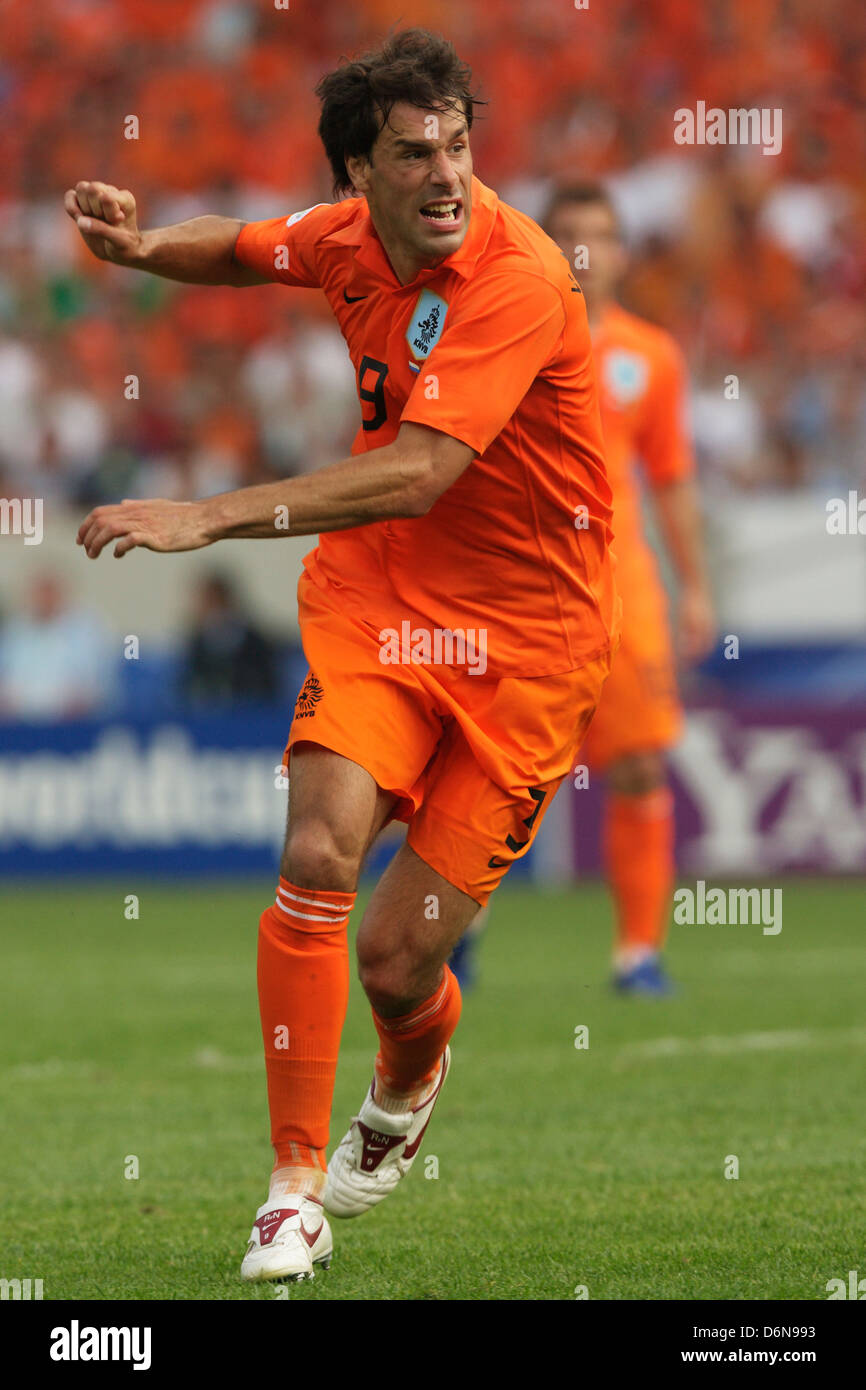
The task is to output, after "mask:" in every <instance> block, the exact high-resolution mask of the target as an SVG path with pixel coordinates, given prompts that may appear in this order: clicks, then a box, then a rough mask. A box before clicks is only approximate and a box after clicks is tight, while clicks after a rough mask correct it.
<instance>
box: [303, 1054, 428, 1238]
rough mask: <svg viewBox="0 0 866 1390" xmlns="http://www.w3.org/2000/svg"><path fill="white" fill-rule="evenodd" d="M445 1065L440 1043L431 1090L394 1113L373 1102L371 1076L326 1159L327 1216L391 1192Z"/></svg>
mask: <svg viewBox="0 0 866 1390" xmlns="http://www.w3.org/2000/svg"><path fill="white" fill-rule="evenodd" d="M450 1064H451V1049H450V1048H449V1047H446V1049H445V1051H444V1053H443V1054H442V1061H441V1063H440V1071H439V1077H438V1079H437V1081H436V1085H435V1086H434V1088H433V1090H432V1092H431V1094H430V1095H429V1096H428V1097H427V1099H426V1100H425V1101H422V1103H421V1104H420V1105H419V1106H416V1108H415V1109H414V1110H407V1111H406V1112H405V1113H404V1114H400V1115H389V1114H388V1112H387V1111H386V1110H383V1109H382V1108H381V1106H379V1105H377V1104H376V1102H375V1100H374V1099H373V1092H374V1087H375V1084H376V1083H375V1079H374V1081H373V1084H372V1085H371V1086H370V1090H369V1093H368V1094H367V1096H366V1098H365V1100H364V1104H363V1105H362V1106H361V1113H360V1115H355V1117H354V1119H353V1120H352V1124H351V1127H350V1129H349V1132H348V1134H346V1135H344V1136H343V1139H342V1140H341V1141H340V1143H339V1145H338V1146H337V1148H336V1149H335V1150H334V1152H333V1154H332V1155H331V1160H330V1162H329V1164H328V1182H327V1186H326V1187H325V1210H326V1211H327V1212H330V1214H331V1216H344V1217H345V1216H361V1215H362V1213H363V1212H365V1211H369V1210H370V1208H371V1207H374V1206H376V1204H377V1202H381V1201H382V1199H383V1197H387V1196H388V1194H389V1193H391V1192H393V1191H394V1188H395V1187H396V1186H397V1184H398V1182H399V1181H400V1179H401V1178H404V1177H405V1176H406V1174H407V1173H408V1172H409V1169H410V1168H411V1167H412V1164H413V1163H414V1162H415V1157H416V1155H417V1153H418V1150H419V1148H420V1147H421V1140H422V1139H423V1137H424V1131H425V1129H426V1128H427V1126H428V1124H429V1123H430V1116H431V1115H432V1113H433V1107H434V1105H435V1104H436V1101H437V1100H438V1099H439V1093H440V1091H441V1090H442V1086H443V1083H444V1081H445V1078H446V1076H447V1075H448V1068H449V1066H450Z"/></svg>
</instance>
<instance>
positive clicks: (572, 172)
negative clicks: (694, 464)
mask: <svg viewBox="0 0 866 1390" xmlns="http://www.w3.org/2000/svg"><path fill="white" fill-rule="evenodd" d="M398 19H402V21H403V22H404V23H406V22H411V23H416V24H422V25H426V26H427V27H430V28H432V29H435V30H437V31H439V32H444V33H446V34H448V35H449V36H450V37H451V38H452V39H453V41H454V42H455V44H456V46H457V48H458V51H459V52H460V53H461V55H462V56H464V57H465V58H466V59H467V60H468V61H469V62H470V63H471V65H472V67H473V70H474V77H475V83H476V88H477V89H478V90H479V92H480V95H481V96H482V97H483V98H484V99H485V100H486V102H487V103H488V104H487V105H486V106H484V107H482V108H481V111H480V114H479V118H478V122H477V125H476V127H475V130H474V132H473V149H474V155H475V163H476V171H477V172H478V174H479V175H480V177H481V178H482V179H483V180H484V181H485V182H486V183H488V184H490V185H492V186H493V187H494V188H496V189H497V191H498V192H499V193H500V195H501V196H502V197H503V198H505V199H506V201H509V202H512V203H514V204H515V205H517V206H519V207H522V208H523V209H524V210H525V211H527V212H528V213H530V214H531V215H535V216H540V215H541V213H542V211H543V207H544V203H545V199H546V197H547V194H548V192H549V190H550V188H551V186H552V185H553V183H554V182H555V181H557V180H563V179H575V178H583V177H586V176H604V177H605V178H608V179H609V180H610V183H611V187H612V189H613V192H614V195H615V198H616V200H617V203H618V205H619V207H620V209H621V212H622V217H623V222H624V226H625V229H626V232H627V235H628V239H629V243H630V245H631V248H632V251H633V259H632V266H631V271H630V273H629V276H628V280H627V282H626V284H625V285H624V287H623V297H624V300H625V302H626V303H627V304H628V305H629V306H630V307H632V308H633V309H635V310H636V311H637V312H639V313H642V314H644V315H646V316H647V317H649V318H650V319H653V320H655V321H657V322H659V323H661V324H663V325H665V326H666V327H668V328H670V329H671V330H672V331H673V332H674V334H675V335H676V336H677V338H678V340H679V341H680V343H681V344H682V346H683V348H684V349H685V351H686V353H687V356H688V360H689V364H690V368H691V372H692V417H693V422H694V429H695V433H696V440H697V445H698V453H699V458H700V462H701V465H702V470H703V477H704V481H705V485H706V487H707V488H708V489H709V490H710V492H711V493H712V491H713V490H716V491H728V492H730V491H734V492H739V491H741V490H750V491H756V490H767V489H779V490H782V489H784V490H796V489H802V488H813V489H816V490H817V489H820V490H823V491H824V492H826V491H827V489H828V488H831V489H832V488H843V487H845V486H852V487H856V486H857V485H858V484H863V483H864V482H866V473H864V469H866V465H864V459H866V448H864V445H866V385H864V383H866V373H864V370H863V368H864V358H866V294H864V290H866V235H864V232H866V133H864V124H863V119H862V108H860V107H858V104H857V101H856V100H855V93H857V92H860V93H862V92H863V91H864V90H866V7H864V6H863V4H862V0H822V3H821V4H820V5H815V4H814V3H813V0H705V3H701V4H696V3H694V0H605V3H604V4H596V3H595V0H592V3H590V5H589V7H588V8H586V9H579V8H577V6H576V5H575V4H573V3H572V0H531V3H528V4H527V3H526V2H525V0H483V3H482V2H481V0H472V3H467V0H435V3H434V0H413V3H412V5H411V7H409V10H408V11H401V10H400V7H399V6H395V5H394V4H393V3H391V0H354V3H352V4H351V5H350V4H348V3H346V0H340V3H335V2H334V0H316V4H315V5H314V6H310V5H308V4H307V3H305V0H291V5H290V6H289V7H288V8H277V6H276V5H275V4H273V3H270V0H267V3H266V0H260V2H259V3H250V2H249V0H247V2H245V3H241V0H158V3H152V0H40V3H39V4H33V3H32V0H5V3H4V4H3V5H2V6H0V25H2V33H0V110H2V120H0V128H2V135H0V141H2V149H0V157H2V164H3V168H4V175H5V176H4V180H3V184H2V188H0V417H2V419H3V422H4V428H3V430H2V431H0V496H5V497H10V496H34V495H37V496H42V497H44V498H46V499H47V500H49V501H51V500H54V501H58V502H64V503H69V504H71V505H74V506H77V507H80V506H85V505H87V504H90V503H94V502H97V501H110V500H114V499H118V498H121V497H124V496H129V495H138V496H141V495H145V496H146V495H161V496H176V497H193V496H203V495H206V494H209V493H213V492H218V491H222V490H224V489H226V488H231V487H236V486H242V485H244V484H248V483H253V482H257V481H261V480H264V479H267V478H269V477H273V476H280V475H285V474H288V473H292V472H297V471H302V470H307V469H310V468H313V467H316V466H318V465H320V464H322V463H324V462H328V461H330V460H333V459H336V458H338V457H340V456H342V455H343V454H345V453H346V452H348V449H349V447H350V444H351V439H352V436H353V434H354V431H355V428H356V421H357V404H356V401H355V397H354V386H353V379H352V371H351V367H350V365H349V363H348V359H347V357H346V354H345V349H344V346H343V344H342V340H341V339H340V338H339V336H338V335H337V333H336V330H335V329H334V327H333V325H332V323H331V320H330V318H329V316H328V313H327V308H326V306H325V305H324V302H323V300H322V299H321V296H319V295H318V294H317V293H315V292H311V291H304V292H294V291H284V290H273V289H271V288H270V287H265V288H257V289H250V290H244V291H242V292H238V291H235V290H231V289H228V288H226V289H221V288H217V289H209V290H206V291H205V290H201V289H198V288H194V287H192V288H190V287H185V286H179V285H172V284H169V283H167V282H163V281H159V280H157V279H153V278H150V277H147V276H138V275H134V274H130V273H129V272H125V271H121V270H119V269H117V268H115V267H110V266H105V265H102V264H99V263H97V262H95V261H93V260H92V259H91V258H90V257H89V256H88V254H87V252H86V251H85V250H84V248H83V246H82V245H81V243H80V240H79V238H78V236H77V234H76V232H75V228H74V227H73V225H72V224H71V222H70V221H69V220H68V219H67V218H66V217H65V215H64V213H63V211H62V196H63V192H64V190H65V189H66V188H67V187H69V186H71V185H73V184H74V183H75V182H76V181H77V180H78V179H81V178H99V179H104V180H106V181H109V182H114V183H117V184H118V185H120V186H123V187H129V188H131V189H132V190H133V191H134V193H135V195H136V197H137V199H138V203H139V208H140V215H141V220H142V222H143V224H144V225H146V226H147V225H161V224H165V223H167V222H171V221H177V220H179V219H181V218H184V217H189V216H194V215H197V214H199V213H202V212H225V213H229V214H232V215H237V216H243V217H246V218H255V217H264V216H273V215H276V214H278V213H282V212H285V213H289V212H293V211H295V210H298V209H300V208H304V207H307V206H309V205H310V204H311V203H314V202H317V201H322V200H327V199H329V198H330V197H331V193H330V186H329V185H330V180H329V171H328V168H327V165H326V163H325V160H324V156H323V154H322V152H321V149H320V146H319V142H318V137H317V135H316V121H317V113H318V106H317V102H316V100H315V98H314V96H313V88H314V86H315V84H316V82H317V80H318V78H319V77H320V76H321V75H322V73H323V72H325V71H327V70H329V69H330V68H331V67H333V65H334V63H335V60H336V59H337V58H338V57H339V56H340V55H341V54H343V53H351V52H354V51H356V50H357V49H358V48H360V47H361V46H364V45H366V44H374V43H375V42H377V41H378V40H379V39H380V38H381V37H382V35H383V33H384V32H385V31H386V30H387V28H388V27H389V25H391V24H392V23H394V22H395V21H396V20H398ZM699 101H704V102H706V104H707V105H708V106H717V107H722V108H725V109H727V108H729V107H750V106H757V107H770V108H780V109H781V110H782V113H783V140H782V149H781V152H780V153H779V154H778V155H776V156H772V155H765V154H763V153H762V152H761V150H760V148H755V147H743V146H724V145H718V146H706V145H703V146H680V145H677V144H675V142H674V139H673V131H674V112H675V111H676V109H677V108H679V107H690V108H694V107H695V105H696V103H697V102H699ZM131 116H132V117H136V118H137V137H138V138H136V139H128V138H126V135H127V134H128V133H129V132H130V130H131V129H134V124H133V125H132V126H131V125H130V122H129V119H128V118H129V117H131ZM732 378H736V382H735V384H734V383H732Z"/></svg>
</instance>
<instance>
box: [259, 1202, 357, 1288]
mask: <svg viewBox="0 0 866 1390" xmlns="http://www.w3.org/2000/svg"><path fill="white" fill-rule="evenodd" d="M333 1250H334V1242H333V1239H332V1237H331V1228H330V1226H329V1225H328V1222H327V1220H326V1219H325V1215H324V1213H323V1211H322V1203H321V1202H320V1201H317V1199H316V1198H315V1197H307V1196H304V1195H302V1194H301V1193H290V1194H289V1195H288V1196H286V1197H281V1198H280V1200H279V1202H278V1203H277V1204H276V1205H275V1204H274V1203H273V1202H266V1203H265V1205H264V1206H263V1207H259V1209H258V1211H257V1212H256V1219H255V1224H254V1225H253V1229H252V1231H251V1233H250V1241H249V1245H248V1246H247V1253H246V1254H245V1255H244V1258H243V1263H242V1265H241V1278H242V1279H250V1280H254V1279H286V1280H301V1279H312V1278H314V1277H315V1269H314V1266H315V1265H321V1266H322V1268H323V1269H327V1268H328V1266H329V1265H330V1263H331V1255H332V1254H333Z"/></svg>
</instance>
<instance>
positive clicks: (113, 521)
mask: <svg viewBox="0 0 866 1390" xmlns="http://www.w3.org/2000/svg"><path fill="white" fill-rule="evenodd" d="M474 457H475V451H474V450H473V449H471V448H470V447H469V445H468V444H464V443H463V442H462V441H461V440H459V439H454V438H452V437H451V436H450V435H447V434H442V433H441V432H440V431H439V430H434V429H428V428H427V427H426V426H425V425H415V424H409V423H407V424H404V425H402V426H401V427H400V432H399V434H398V435H397V438H396V439H395V440H394V441H393V443H391V444H385V445H383V446H382V447H381V448H379V449H371V450H370V451H369V452H368V453H365V454H355V455H353V456H352V457H351V458H347V459H341V460H340V462H339V463H333V464H329V465H328V466H327V467H325V468H321V469H319V470H318V471H317V472H315V473H308V474H305V475H303V476H301V477H298V478H287V479H284V480H283V481H280V482H276V483H263V484H261V485H260V486H258V487H249V488H241V489H240V490H239V491H237V492H226V493H222V494H220V495H219V496H217V497H208V498H205V499H204V500H203V501H201V502H168V501H163V500H154V501H143V502H133V501H125V502H122V503H120V504H119V505H117V506H108V507H97V508H96V510H95V511H93V512H91V513H90V515H89V516H88V517H86V518H85V520H84V521H83V522H82V524H81V527H80V528H79V532H78V537H77V541H78V544H79V545H82V546H84V549H85V551H86V552H87V554H88V556H90V558H91V559H95V558H96V556H97V555H99V554H100V552H101V551H102V550H103V549H104V547H105V546H106V545H108V544H110V543H111V542H112V541H115V542H116V545H115V549H114V554H115V555H116V556H118V557H119V556H121V555H125V554H126V553H127V552H128V551H129V550H133V549H134V548H135V547H136V546H141V547H143V548H145V549H147V550H157V551H178V550H197V549H200V548H201V547H202V546H206V545H212V544H213V543H214V542H215V541H218V540H228V539H261V540H265V539H270V538H272V537H277V538H278V537H281V536H312V535H318V534H320V533H322V532H325V531H344V530H347V529H348V528H349V527H353V526H365V525H368V524H369V523H371V522H374V521H395V520H398V519H401V518H411V517H420V516H424V515H426V513H427V512H428V511H429V510H430V508H431V507H432V506H433V504H434V502H435V501H436V500H437V498H439V497H441V495H442V493H443V492H445V490H446V489H447V488H449V487H450V486H451V484H452V483H454V482H456V481H457V479H458V478H459V477H460V475H461V473H463V472H464V470H465V469H466V468H467V467H468V466H469V464H470V463H471V462H472V460H473V458H474Z"/></svg>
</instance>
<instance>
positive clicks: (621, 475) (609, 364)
mask: <svg viewBox="0 0 866 1390" xmlns="http://www.w3.org/2000/svg"><path fill="white" fill-rule="evenodd" d="M593 350H594V352H595V362H596V371H597V374H598V389H599V398H600V401H601V419H602V427H603V430H604V443H605V453H606V457H607V471H608V478H609V480H610V485H611V488H612V489H613V530H614V550H615V552H616V557H617V564H618V568H617V584H618V585H619V587H620V589H621V590H622V593H623V598H624V602H625V605H626V611H625V617H626V619H627V618H628V607H629V602H628V600H629V596H630V595H631V594H632V593H636V602H639V597H637V591H638V590H639V589H640V587H641V586H642V585H643V584H645V583H647V582H651V580H653V579H655V577H656V573H657V571H656V564H655V559H654V556H653V554H652V551H651V550H650V547H649V545H648V543H647V541H646V539H645V537H644V527H643V521H642V516H641V502H640V487H639V480H638V472H637V468H638V467H640V468H642V469H643V471H644V474H645V476H646V478H647V480H648V481H649V483H650V485H655V486H658V485H660V484H664V483H668V482H674V481H675V480H676V479H678V478H687V477H689V476H690V475H691V474H692V472H693V471H694V462H693V458H692V451H691V444H690V441H689V435H688V429H687V426H686V419H685V415H686V409H685V368H684V364H683V359H682V354H681V352H680V350H679V348H678V347H677V345H676V343H675V342H674V340H673V338H672V337H671V336H670V334H669V333H666V332H665V331H664V330H663V329H661V328H657V327H656V326H655V325H654V324H651V323H648V322H647V321H646V319H640V318H637V317H636V316H635V315H634V314H629V313H626V311H625V309H621V308H620V307H619V305H613V306H611V307H609V308H608V309H606V310H605V312H604V314H603V316H602V319H601V324H600V326H599V329H598V331H597V332H596V335H595V337H594V339H593Z"/></svg>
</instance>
